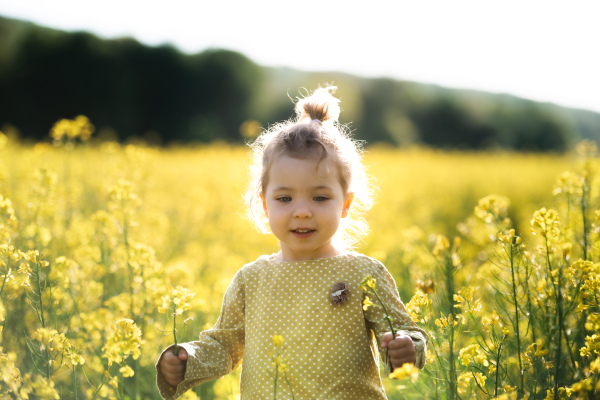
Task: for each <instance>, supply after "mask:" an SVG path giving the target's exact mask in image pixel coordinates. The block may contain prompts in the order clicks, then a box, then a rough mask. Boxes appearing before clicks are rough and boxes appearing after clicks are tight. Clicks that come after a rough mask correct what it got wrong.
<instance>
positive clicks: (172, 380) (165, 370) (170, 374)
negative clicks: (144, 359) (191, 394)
mask: <svg viewBox="0 0 600 400" xmlns="http://www.w3.org/2000/svg"><path fill="white" fill-rule="evenodd" d="M187 358H188V354H187V351H185V349H184V348H183V347H181V346H179V356H176V355H175V354H173V352H172V351H171V350H167V351H165V352H164V353H163V355H162V357H161V359H160V362H159V365H160V371H161V372H162V374H163V376H164V377H165V380H166V381H167V383H168V384H169V385H171V386H177V385H179V384H180V383H181V382H183V378H184V376H185V367H186V365H187Z"/></svg>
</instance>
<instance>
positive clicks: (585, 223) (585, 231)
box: [581, 178, 589, 260]
mask: <svg viewBox="0 0 600 400" xmlns="http://www.w3.org/2000/svg"><path fill="white" fill-rule="evenodd" d="M588 194H589V189H588V185H587V179H585V178H584V182H583V187H582V194H581V217H582V220H583V259H584V260H587V259H588V258H587V257H588V234H589V229H588V221H587V212H586V211H587V198H588Z"/></svg>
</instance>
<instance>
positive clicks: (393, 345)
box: [381, 332, 417, 369]
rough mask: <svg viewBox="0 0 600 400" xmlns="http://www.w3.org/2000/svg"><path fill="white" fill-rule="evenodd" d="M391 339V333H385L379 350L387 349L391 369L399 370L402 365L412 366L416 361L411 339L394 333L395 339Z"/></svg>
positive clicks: (402, 334) (400, 333)
mask: <svg viewBox="0 0 600 400" xmlns="http://www.w3.org/2000/svg"><path fill="white" fill-rule="evenodd" d="M392 339H393V337H392V332H387V333H386V334H385V335H383V338H382V339H381V348H382V349H385V348H387V349H388V356H389V360H390V361H391V363H392V367H394V369H396V368H400V367H401V366H402V364H406V363H412V364H414V363H415V362H416V361H417V351H416V350H415V344H414V343H413V341H412V339H411V337H410V336H408V335H406V334H404V333H402V332H396V338H395V339H393V340H392Z"/></svg>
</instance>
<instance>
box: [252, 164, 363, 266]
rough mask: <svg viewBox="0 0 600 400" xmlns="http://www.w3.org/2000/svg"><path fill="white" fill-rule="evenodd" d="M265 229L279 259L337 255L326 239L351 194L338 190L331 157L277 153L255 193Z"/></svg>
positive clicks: (329, 241) (342, 216) (336, 171)
mask: <svg viewBox="0 0 600 400" xmlns="http://www.w3.org/2000/svg"><path fill="white" fill-rule="evenodd" d="M261 198H262V200H263V207H264V210H265V213H266V215H267V218H268V219H269V226H270V227H271V231H273V233H274V234H275V236H276V237H277V239H279V242H280V245H281V254H280V256H281V260H283V261H298V260H308V259H314V258H326V257H333V256H335V255H337V254H339V251H338V250H336V249H335V247H334V245H333V243H332V239H333V235H335V233H336V232H337V229H338V226H339V224H340V220H341V219H342V218H344V217H346V216H347V215H348V210H349V208H350V203H351V202H352V194H351V193H344V191H343V189H342V185H341V184H340V179H339V176H338V169H337V168H336V166H335V164H334V163H333V162H331V160H328V159H325V160H322V161H321V162H318V161H317V160H314V159H298V158H292V157H289V156H285V155H283V156H279V157H278V158H276V159H275V160H274V161H273V164H272V165H271V168H270V169H269V179H268V184H267V187H266V190H265V192H264V193H261Z"/></svg>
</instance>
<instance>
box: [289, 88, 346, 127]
mask: <svg viewBox="0 0 600 400" xmlns="http://www.w3.org/2000/svg"><path fill="white" fill-rule="evenodd" d="M336 89H337V87H335V86H326V87H324V88H318V89H317V90H315V91H314V92H313V93H312V94H311V95H310V96H308V97H304V98H301V99H298V102H297V103H296V116H297V118H298V122H311V121H313V120H315V119H316V120H319V121H321V122H329V123H334V122H337V121H338V119H339V117H340V104H339V103H340V101H339V100H338V99H337V98H335V97H333V96H332V93H333V92H335V90H336Z"/></svg>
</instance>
